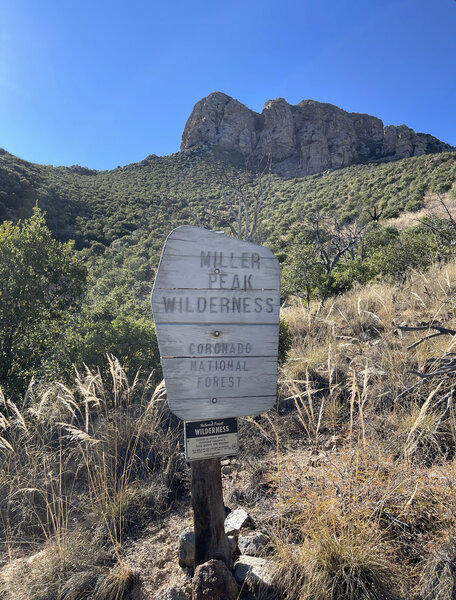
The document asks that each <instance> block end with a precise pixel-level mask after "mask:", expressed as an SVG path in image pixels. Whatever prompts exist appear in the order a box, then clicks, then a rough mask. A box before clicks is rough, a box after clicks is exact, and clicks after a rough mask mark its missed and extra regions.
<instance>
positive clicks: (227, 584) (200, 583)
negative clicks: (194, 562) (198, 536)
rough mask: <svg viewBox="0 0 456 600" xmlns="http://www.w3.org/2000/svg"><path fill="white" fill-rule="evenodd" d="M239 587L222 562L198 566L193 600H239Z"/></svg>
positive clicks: (194, 580)
mask: <svg viewBox="0 0 456 600" xmlns="http://www.w3.org/2000/svg"><path fill="white" fill-rule="evenodd" d="M238 592H239V589H238V585H237V583H236V580H235V578H234V577H233V574H232V573H231V571H229V570H228V568H227V566H226V565H225V563H224V562H222V561H221V560H209V561H208V562H205V563H203V564H202V565H198V567H196V569H195V574H194V576H193V579H192V599H193V600H237V598H238Z"/></svg>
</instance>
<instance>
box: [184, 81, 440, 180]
mask: <svg viewBox="0 0 456 600" xmlns="http://www.w3.org/2000/svg"><path fill="white" fill-rule="evenodd" d="M212 146H219V147H221V148H224V149H227V150H236V151H237V152H240V153H241V154H243V155H244V156H253V157H255V158H262V157H265V156H267V157H270V158H271V160H272V170H273V171H274V172H275V173H278V174H280V175H283V176H286V177H301V176H304V175H311V174H312V173H318V172H320V171H325V170H327V169H338V168H341V167H347V166H349V165H352V164H356V163H364V162H368V161H382V160H398V159H400V158H406V157H409V156H419V155H421V154H426V153H430V152H441V151H444V150H451V148H452V147H451V146H449V145H448V144H445V143H444V142H441V141H440V140H438V139H436V138H434V137H432V136H430V135H428V134H421V133H415V132H414V131H413V129H410V128H408V127H406V126H405V125H400V126H399V127H395V126H394V125H389V126H387V127H385V128H384V127H383V123H382V121H381V120H380V119H377V118H376V117H372V116H370V115H365V114H358V113H348V112H346V111H345V110H342V109H341V108H338V107H337V106H333V105H332V104H324V103H321V102H315V101H314V100H303V101H302V102H300V103H299V104H296V105H294V106H293V105H290V104H288V102H286V101H285V100H284V99H283V98H277V99H276V100H268V101H267V102H266V104H265V106H264V109H263V111H262V113H261V114H259V113H256V112H255V111H253V110H250V109H249V108H247V107H246V106H244V104H241V103H240V102H238V101H237V100H235V99H234V98H231V97H230V96H227V95H226V94H223V93H221V92H214V93H213V94H210V95H209V96H207V98H203V99H202V100H200V101H199V102H197V103H196V104H195V106H194V108H193V111H192V114H191V115H190V117H189V119H188V121H187V123H186V125H185V129H184V133H183V135H182V144H181V150H182V151H185V150H190V149H194V148H210V147H212Z"/></svg>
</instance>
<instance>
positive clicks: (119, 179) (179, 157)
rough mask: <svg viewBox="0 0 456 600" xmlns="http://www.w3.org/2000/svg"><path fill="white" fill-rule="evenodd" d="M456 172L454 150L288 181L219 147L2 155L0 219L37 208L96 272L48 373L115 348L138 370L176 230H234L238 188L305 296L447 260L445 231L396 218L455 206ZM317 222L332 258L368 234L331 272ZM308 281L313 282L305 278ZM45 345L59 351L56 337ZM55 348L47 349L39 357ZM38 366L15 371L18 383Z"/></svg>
mask: <svg viewBox="0 0 456 600" xmlns="http://www.w3.org/2000/svg"><path fill="white" fill-rule="evenodd" d="M455 179H456V155H455V154H454V153H453V152H443V153H439V154H434V155H423V156H418V157H412V158H408V159H402V160H399V161H396V162H389V163H378V164H366V165H353V166H351V167H347V168H345V169H337V170H333V171H325V172H324V173H318V174H315V175H310V176H307V177H302V178H289V179H283V178H282V177H280V176H278V175H274V174H272V173H270V172H268V171H267V170H266V171H263V172H258V171H256V170H255V169H253V170H252V169H248V168H246V166H245V163H244V162H243V161H240V159H239V155H238V154H237V153H233V152H231V151H223V150H220V149H212V150H210V151H197V150H195V151H192V152H185V153H178V154H174V155H171V156H166V157H157V156H153V155H152V156H149V157H147V158H146V159H144V160H143V161H141V162H140V163H136V164H131V165H127V166H125V167H118V168H116V169H114V170H113V171H93V170H89V169H86V168H83V167H78V166H73V167H51V166H43V165H35V164H31V163H27V162H26V161H23V160H21V159H19V158H17V157H14V156H12V155H10V154H8V153H7V152H3V153H2V154H1V155H0V214H1V216H2V218H3V219H5V218H6V219H12V220H16V219H17V218H19V217H20V218H24V217H25V218H26V217H28V216H30V214H31V212H32V208H33V206H34V205H35V204H36V203H37V204H38V206H39V207H40V208H41V209H42V210H44V211H45V213H46V222H47V225H48V226H49V227H50V229H51V231H52V233H53V234H54V235H55V236H56V238H57V239H59V240H61V241H67V240H69V239H74V240H75V248H76V249H77V250H78V252H79V256H80V257H81V258H82V259H83V260H84V262H85V263H86V265H87V266H88V268H89V284H88V287H87V293H86V296H85V299H84V302H83V305H82V309H81V310H80V312H79V317H78V318H77V320H76V321H74V318H73V317H72V318H73V324H72V326H71V333H68V339H66V338H62V337H61V338H60V339H59V345H61V344H63V346H64V347H63V348H61V349H60V350H59V351H58V352H57V354H56V351H55V350H53V351H52V354H53V357H52V359H51V358H49V359H46V361H44V362H45V363H46V365H47V366H46V372H47V373H49V375H47V376H49V377H54V376H56V375H58V374H59V373H62V372H63V371H62V369H63V370H64V371H65V372H66V373H68V374H70V373H71V364H72V363H73V362H76V363H77V364H81V363H82V362H84V363H86V364H89V365H92V366H96V365H98V366H99V365H101V364H103V363H104V355H105V352H107V351H108V352H112V353H113V354H115V355H116V356H118V357H119V358H120V359H121V360H122V362H123V364H124V365H125V367H126V368H127V370H129V369H130V370H134V369H137V368H138V367H139V366H140V365H142V366H143V368H144V369H146V370H147V369H149V368H156V367H157V357H156V356H152V355H151V354H150V352H149V351H148V347H147V344H148V343H149V342H147V340H150V339H151V336H152V337H153V335H154V333H153V330H152V329H151V328H152V322H151V315H150V305H149V297H150V291H151V285H152V281H153V277H154V269H155V267H156V265H157V264H158V260H159V256H160V252H161V248H162V246H163V243H164V240H165V238H166V236H167V234H168V233H169V232H170V231H171V229H173V228H174V227H176V226H178V225H182V224H186V223H190V224H195V223H201V224H203V225H205V226H208V227H210V228H213V229H222V230H224V231H227V232H230V229H229V226H228V225H229V222H230V221H232V215H230V210H229V206H228V202H229V201H230V200H231V201H234V203H235V204H237V202H238V201H237V197H238V195H239V194H240V193H241V194H244V195H245V198H246V199H247V201H248V204H249V205H250V208H251V209H252V208H253V206H254V205H255V202H256V201H257V199H258V198H259V197H260V196H261V198H262V202H263V203H264V206H263V209H262V212H261V215H260V219H259V222H258V226H257V230H256V233H255V240H256V241H258V242H260V243H263V244H266V245H268V246H269V247H271V249H272V250H273V251H274V252H275V253H276V254H277V255H278V257H279V259H280V261H281V262H282V267H283V273H284V281H283V292H284V299H285V297H286V295H288V294H290V293H292V294H296V293H298V294H300V293H301V292H302V293H303V294H304V295H305V297H306V298H307V299H309V298H311V297H321V298H323V297H326V296H327V295H328V294H329V295H331V294H333V293H340V292H341V291H343V290H346V289H349V288H350V287H351V286H352V285H353V284H354V283H355V282H358V283H364V282H367V281H369V280H371V279H375V278H376V277H383V278H386V279H388V278H394V277H402V276H403V274H404V273H405V271H406V270H407V269H408V268H409V267H414V268H426V267H427V266H429V265H430V264H431V263H432V262H433V261H434V260H441V259H442V251H441V248H442V247H443V248H444V249H445V252H444V254H445V253H446V254H447V253H448V252H447V250H448V251H449V250H450V249H451V248H452V246H451V245H450V244H449V238H448V232H447V233H442V234H438V235H434V233H432V231H431V230H430V229H428V230H426V231H419V230H417V231H416V234H410V233H408V232H404V233H403V234H402V233H401V234H400V235H399V232H398V231H397V230H396V229H394V228H393V229H388V223H389V220H391V219H393V218H397V217H398V216H399V215H401V214H407V213H406V212H405V213H404V211H417V210H423V209H424V210H425V208H424V207H425V205H426V203H427V202H428V201H429V200H430V199H432V198H434V199H436V198H438V197H439V195H440V197H441V198H443V199H445V200H447V201H448V202H450V203H451V202H452V201H453V198H454V189H453V187H454V182H455ZM408 214H410V215H413V213H410V212H409V213H408ZM411 219H412V220H411V224H412V225H414V226H416V225H417V222H415V221H413V217H411ZM316 221H318V223H319V225H318V226H319V227H321V228H322V230H324V231H325V242H324V243H325V244H328V243H329V245H330V247H329V246H328V250H329V251H330V254H331V253H333V254H334V253H335V252H337V251H336V246H335V245H334V243H332V242H331V239H332V240H333V242H334V241H336V242H337V243H336V245H337V244H339V245H340V244H342V242H343V240H344V238H346V237H347V236H349V237H350V236H353V235H355V237H356V236H358V233H361V230H362V236H361V237H359V238H358V237H356V240H355V241H356V244H355V245H353V246H352V247H351V251H350V256H349V255H348V254H345V256H344V258H343V260H340V261H338V262H337V265H336V266H335V267H336V268H335V269H334V271H331V272H329V271H328V268H329V267H328V265H326V266H324V265H322V264H321V261H320V262H319V259H318V256H319V252H320V250H319V249H318V248H317V247H316V246H315V241H316V240H315V227H316ZM369 223H371V224H370V225H369V226H368V227H367V228H366V225H368V224H369ZM442 226H443V227H444V228H445V225H444V224H443V225H442ZM439 227H440V226H439ZM356 229H358V230H359V231H358V233H355V230H356ZM335 230H337V231H338V236H339V237H338V241H337V240H335V238H334V232H335ZM231 233H232V232H231ZM366 235H367V237H366ZM442 235H443V236H444V238H445V240H446V241H444V242H442V239H443V238H442ZM361 242H362V243H361ZM300 248H301V250H299V249H300ZM302 249H304V250H302ZM386 250H388V251H387V252H386ZM302 252H304V253H305V254H306V258H305V260H304V258H303V255H302ZM385 252H386V253H385ZM446 254H445V255H446ZM309 261H310V262H309ZM315 261H316V262H315ZM302 265H306V266H305V269H307V271H306V272H307V275H306V274H305V272H304V271H303V267H302ZM296 268H298V270H300V273H297V272H296ZM303 276H304V277H305V279H306V282H305V283H299V284H297V283H296V282H298V281H301V282H302V277H303ZM297 286H298V287H299V286H301V289H298V287H297ZM302 286H304V288H305V292H304V291H303V289H302ZM68 331H69V330H68ZM133 332H136V333H133ZM66 333H67V332H65V334H66ZM141 339H143V340H144V343H143V345H142V346H141V347H140V348H138V347H137V344H138V341H137V340H141ZM49 344H50V346H49V347H50V348H51V347H53V348H55V341H54V342H52V343H51V342H49ZM47 353H48V351H46V352H45V351H44V350H43V353H42V355H43V356H46V355H47ZM43 360H44V359H43ZM43 365H44V363H43ZM33 373H35V371H33V369H32V370H24V371H23V374H22V375H20V376H19V375H18V377H19V379H20V380H21V381H22V384H21V385H22V386H26V382H27V380H29V379H30V377H31V376H32V374H33ZM157 373H158V371H157Z"/></svg>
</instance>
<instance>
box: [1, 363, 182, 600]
mask: <svg viewBox="0 0 456 600" xmlns="http://www.w3.org/2000/svg"><path fill="white" fill-rule="evenodd" d="M109 367H110V384H109V385H106V384H105V382H103V380H102V377H101V375H100V374H99V373H93V372H91V371H90V370H88V369H87V370H86V372H85V373H76V378H75V385H74V387H73V388H69V387H67V386H64V385H61V384H56V385H54V386H52V387H51V388H48V389H46V390H43V391H40V390H39V389H37V390H35V388H34V386H31V388H30V390H29V392H28V395H27V397H26V398H25V400H24V403H23V406H22V407H20V408H18V407H16V406H15V405H13V404H12V403H11V402H9V401H7V400H5V399H4V398H2V402H3V409H4V415H5V416H4V417H2V421H1V424H0V425H1V427H2V429H3V436H2V439H3V444H2V448H1V449H0V452H1V454H2V456H1V459H2V470H1V472H0V533H1V541H2V543H3V548H4V550H5V552H6V553H7V554H8V556H9V558H10V559H12V558H14V557H15V556H20V555H21V554H22V553H23V552H24V551H25V552H27V551H28V552H30V551H31V550H32V551H33V550H34V549H35V548H36V549H41V548H42V547H43V543H44V542H45V543H46V546H45V548H44V550H43V551H40V553H39V555H38V556H37V558H36V560H34V561H32V562H25V563H24V564H23V565H22V567H21V569H22V577H24V580H29V581H31V582H32V584H31V585H27V587H24V588H22V591H20V590H19V588H18V590H17V591H16V595H15V597H17V598H21V599H22V598H23V599H24V600H26V599H27V600H28V599H29V598H30V599H31V598H39V597H41V596H40V594H41V595H43V594H44V596H43V597H46V594H47V595H48V596H49V597H50V598H57V597H58V594H60V593H62V594H63V592H62V590H63V588H64V586H65V582H66V581H67V580H68V579H70V578H71V577H74V578H75V579H74V581H73V583H74V584H75V585H76V580H80V583H81V586H82V587H84V585H87V586H88V587H90V589H92V587H93V589H94V590H96V596H95V597H96V598H98V599H99V600H103V599H106V600H120V598H122V597H123V594H124V591H126V589H127V587H129V585H130V584H129V581H130V579H129V578H128V577H127V576H126V575H125V574H126V573H127V570H126V567H125V565H123V562H122V552H123V549H122V547H123V542H124V538H125V536H126V535H127V534H129V533H130V532H131V531H132V530H134V529H135V528H138V527H140V526H142V525H144V524H145V523H148V522H150V521H151V520H154V519H157V518H160V517H161V516H164V515H165V514H166V512H167V510H168V505H169V500H170V498H171V497H172V494H173V493H174V492H176V491H178V487H179V485H180V481H179V479H181V475H180V472H181V471H182V468H181V467H182V466H183V460H182V457H181V455H180V454H179V451H178V445H179V429H178V426H177V425H176V424H175V422H174V420H173V419H172V418H171V417H170V414H169V412H168V410H167V407H166V400H165V389H164V386H163V384H161V385H160V386H158V387H157V388H156V389H153V388H151V387H150V386H149V384H148V383H146V384H140V383H139V381H138V380H137V379H135V381H133V382H132V383H131V384H130V383H129V382H128V380H127V377H126V375H125V373H124V371H123V369H122V368H121V366H120V365H119V363H118V361H117V360H116V359H115V358H113V357H109ZM113 562H114V563H118V564H119V567H118V568H117V569H115V570H113V571H112V572H110V573H111V574H110V575H109V577H108V579H103V585H101V583H100V581H101V580H102V574H103V573H104V572H106V570H107V569H109V568H110V566H111V565H112V564H113ZM94 565H96V569H95V571H96V573H95V574H94V573H92V571H93V567H94ZM91 573H92V575H91ZM95 575H96V576H95ZM78 578H79V579H78ZM97 582H98V583H97ZM95 584H96V585H95ZM100 586H101V587H100ZM122 586H124V587H125V589H124V588H123V587H122ZM122 590H123V591H122ZM69 593H70V592H67V595H68V594H69ZM81 593H82V592H81ZM84 593H85V592H84ZM87 593H88V592H87ZM94 593H95V592H94ZM63 597H66V596H65V594H64V596H63ZM82 597H86V596H81V598H82Z"/></svg>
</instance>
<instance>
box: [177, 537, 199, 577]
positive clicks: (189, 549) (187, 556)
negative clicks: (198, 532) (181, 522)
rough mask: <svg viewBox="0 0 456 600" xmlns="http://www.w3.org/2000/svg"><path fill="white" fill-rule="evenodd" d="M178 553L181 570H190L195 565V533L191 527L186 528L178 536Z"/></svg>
mask: <svg viewBox="0 0 456 600" xmlns="http://www.w3.org/2000/svg"><path fill="white" fill-rule="evenodd" d="M178 553H179V565H180V566H181V567H182V568H183V569H185V568H191V569H192V568H193V566H194V563H195V532H194V531H193V527H187V529H184V530H183V531H182V532H181V534H180V535H179V544H178Z"/></svg>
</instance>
